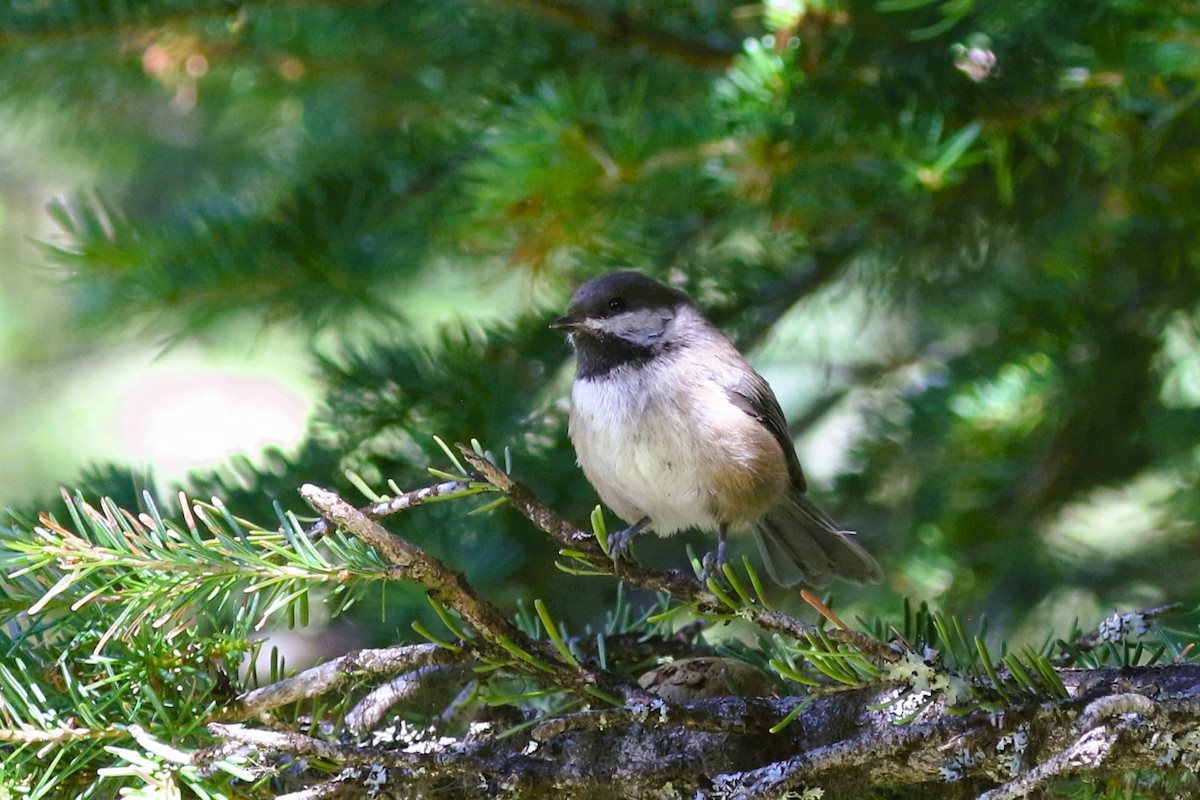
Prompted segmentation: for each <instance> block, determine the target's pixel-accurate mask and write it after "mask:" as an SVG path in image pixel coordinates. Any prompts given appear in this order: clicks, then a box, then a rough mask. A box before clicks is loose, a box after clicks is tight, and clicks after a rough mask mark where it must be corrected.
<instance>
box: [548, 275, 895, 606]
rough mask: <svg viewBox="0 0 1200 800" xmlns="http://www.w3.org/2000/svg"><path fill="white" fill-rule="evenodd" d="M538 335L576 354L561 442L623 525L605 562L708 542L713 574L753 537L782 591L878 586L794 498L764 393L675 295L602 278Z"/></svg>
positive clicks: (852, 544)
mask: <svg viewBox="0 0 1200 800" xmlns="http://www.w3.org/2000/svg"><path fill="white" fill-rule="evenodd" d="M551 327H552V328H556V329H559V330H563V331H566V332H567V338H568V340H569V341H570V343H571V346H572V347H573V348H574V350H575V356H576V366H575V382H574V384H573V386H572V389H571V418H570V427H569V431H570V436H571V442H572V443H573V444H574V445H575V453H576V456H577V457H578V459H579V465H580V466H581V467H582V468H583V472H584V474H585V475H586V476H587V478H588V480H589V481H590V482H591V484H592V486H593V487H595V489H596V492H597V493H598V494H599V495H600V499H601V500H602V501H603V502H604V503H605V505H607V506H608V507H609V508H611V509H612V510H613V511H614V512H615V513H616V514H617V516H619V517H620V518H621V519H623V520H625V522H627V523H628V524H629V527H628V528H626V529H624V530H622V531H619V532H617V533H615V534H613V535H612V536H610V538H609V552H610V555H612V557H613V558H614V559H617V558H619V557H620V556H621V554H622V553H623V552H624V551H625V549H626V548H628V546H629V544H630V542H631V541H632V540H633V537H634V536H636V535H637V534H638V533H639V532H640V531H642V530H647V529H649V530H653V531H654V532H655V533H657V534H659V535H660V536H668V535H670V534H672V533H676V532H677V531H680V530H685V529H687V528H699V529H701V530H716V531H718V532H719V534H720V539H719V540H718V544H717V549H716V553H715V556H714V554H712V553H710V554H708V556H706V557H705V561H704V564H705V570H706V572H708V573H709V574H712V575H717V574H719V570H720V568H721V566H722V565H723V564H724V562H725V540H726V537H727V536H728V534H729V533H730V532H733V533H740V532H743V531H746V530H753V531H754V534H755V538H756V540H757V542H758V547H759V551H760V552H761V553H762V558H763V561H764V562H765V564H766V567H767V571H768V572H769V573H770V575H771V577H772V578H773V579H774V581H775V582H776V583H778V584H781V585H783V586H793V585H795V584H798V583H801V582H804V583H807V584H809V585H811V586H821V585H824V584H826V583H828V582H829V580H830V579H832V578H844V579H846V580H850V581H855V582H858V583H866V582H871V583H878V582H879V581H880V580H882V578H883V570H882V569H880V567H879V564H878V562H876V561H875V559H874V558H872V557H871V556H870V555H869V554H868V553H867V551H866V550H864V549H863V548H862V547H861V546H860V545H859V544H858V543H857V542H856V541H854V534H853V532H851V531H844V530H841V529H840V528H839V527H838V525H837V524H836V523H835V522H834V521H833V520H832V519H830V518H829V516H828V515H827V514H825V512H823V511H821V509H819V508H817V506H816V505H814V504H813V502H812V501H811V500H809V499H808V497H807V496H806V495H805V489H806V482H805V479H804V473H803V472H802V471H801V469H800V461H799V460H798V459H797V458H796V449H795V447H794V446H793V445H792V440H791V437H790V436H789V435H788V429H787V421H786V420H785V419H784V416H783V411H782V410H781V409H780V407H779V401H778V400H776V399H775V394H774V393H773V392H772V391H771V387H770V386H769V385H768V384H767V382H766V380H764V379H763V377H762V376H761V375H759V374H758V373H757V372H755V371H754V368H753V367H751V366H750V364H749V363H747V362H746V359H745V358H743V357H742V354H741V353H739V352H738V351H737V348H735V347H734V346H733V343H732V342H730V341H729V340H728V339H727V338H725V336H724V335H723V334H722V333H721V332H720V331H718V330H717V329H716V328H715V327H713V325H712V324H711V323H710V322H709V321H708V320H706V319H705V318H704V316H703V315H702V314H701V313H700V311H699V310H698V309H697V308H696V305H695V304H694V303H693V302H692V300H691V299H690V298H689V297H688V296H687V295H686V294H684V293H683V292H681V291H679V290H678V289H673V288H671V287H669V286H665V285H663V284H661V283H658V282H657V281H654V280H652V279H650V278H648V277H646V276H645V275H642V274H641V273H639V272H635V271H632V270H622V271H620V272H613V273H610V274H608V275H602V276H600V277H598V278H593V279H592V280H590V281H588V282H587V283H584V284H583V285H582V286H580V287H579V288H578V289H577V290H576V292H575V294H574V296H573V297H572V298H571V302H570V305H569V306H568V308H567V314H566V316H564V317H562V318H560V319H558V320H556V321H555V322H553V323H552V324H551Z"/></svg>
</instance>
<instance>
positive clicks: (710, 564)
mask: <svg viewBox="0 0 1200 800" xmlns="http://www.w3.org/2000/svg"><path fill="white" fill-rule="evenodd" d="M709 578H712V579H713V580H714V581H716V582H717V583H721V582H722V581H724V580H725V559H723V558H721V554H720V553H718V552H716V551H710V552H707V553H705V554H704V558H702V559H701V560H700V579H701V580H702V581H705V582H707V581H708V579H709Z"/></svg>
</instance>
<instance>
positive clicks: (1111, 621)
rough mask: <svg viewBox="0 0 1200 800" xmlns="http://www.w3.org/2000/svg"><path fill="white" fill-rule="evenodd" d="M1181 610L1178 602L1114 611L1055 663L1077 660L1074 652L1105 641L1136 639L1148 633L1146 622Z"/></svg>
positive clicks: (1055, 660)
mask: <svg viewBox="0 0 1200 800" xmlns="http://www.w3.org/2000/svg"><path fill="white" fill-rule="evenodd" d="M1177 610H1179V604H1178V603H1169V604H1167V605H1163V606H1155V607H1154V608H1148V609H1145V610H1144V611H1126V612H1124V613H1114V614H1110V615H1109V616H1107V617H1105V618H1104V619H1102V620H1100V622H1099V624H1097V625H1096V627H1095V628H1093V629H1092V630H1090V631H1088V632H1087V633H1085V634H1084V635H1082V636H1080V637H1079V638H1078V639H1076V640H1075V641H1073V642H1071V644H1070V645H1069V646H1068V649H1067V650H1066V651H1065V652H1063V653H1061V654H1060V655H1059V656H1057V657H1056V658H1055V659H1054V663H1055V664H1057V665H1059V666H1063V665H1066V664H1070V663H1071V662H1072V661H1074V660H1075V657H1074V652H1072V651H1078V652H1080V653H1086V652H1088V651H1089V650H1094V649H1096V648H1097V647H1099V646H1100V645H1102V644H1104V643H1105V642H1119V641H1122V640H1123V639H1126V638H1134V639H1136V638H1137V637H1138V636H1141V635H1143V634H1144V633H1146V622H1147V621H1149V620H1152V619H1155V618H1156V617H1161V616H1164V615H1166V614H1170V613H1172V612H1174V611H1177Z"/></svg>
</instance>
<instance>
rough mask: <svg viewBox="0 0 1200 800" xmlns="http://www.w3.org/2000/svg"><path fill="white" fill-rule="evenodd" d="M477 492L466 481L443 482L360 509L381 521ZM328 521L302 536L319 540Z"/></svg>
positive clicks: (368, 515) (327, 529)
mask: <svg viewBox="0 0 1200 800" xmlns="http://www.w3.org/2000/svg"><path fill="white" fill-rule="evenodd" d="M478 492H479V490H478V489H475V488H473V487H472V486H471V484H470V483H467V482H466V481H445V482H444V483H435V484H434V485H433V486H423V487H421V488H420V489H414V490H412V491H411V492H405V493H404V494H398V495H396V496H395V497H388V498H385V499H383V500H380V501H379V502H376V503H371V504H370V505H369V506H364V507H363V508H360V509H359V511H361V512H362V513H363V514H364V515H366V516H367V517H369V518H370V519H382V518H383V517H386V516H390V515H391V514H398V513H399V512H401V511H407V510H408V509H410V508H416V507H417V506H421V505H425V504H426V503H430V502H433V501H434V500H446V499H449V498H451V497H455V496H458V495H461V496H464V497H465V496H468V495H472V494H478ZM329 530H330V525H329V520H327V519H325V518H324V517H322V518H321V519H319V520H317V521H316V522H315V523H313V525H312V526H311V527H310V528H309V529H308V530H306V531H305V532H304V535H305V536H307V537H308V538H310V539H314V540H315V539H320V538H321V537H322V536H324V535H325V534H327V533H329Z"/></svg>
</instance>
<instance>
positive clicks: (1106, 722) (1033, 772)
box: [215, 664, 1200, 800]
mask: <svg viewBox="0 0 1200 800" xmlns="http://www.w3.org/2000/svg"><path fill="white" fill-rule="evenodd" d="M1063 680H1064V683H1065V684H1066V685H1067V686H1068V687H1069V690H1070V692H1071V696H1070V697H1068V698H1065V699H1063V700H1061V701H1058V702H1053V703H1047V702H1041V701H1036V700H1031V701H1029V702H1026V703H1016V704H1013V705H1012V706H1011V707H1010V708H1007V709H1006V710H1005V711H1004V713H1002V714H988V713H986V712H983V711H978V712H975V713H972V714H968V715H965V716H964V715H955V714H948V713H947V709H946V707H945V706H944V705H943V704H942V703H940V702H939V703H932V704H930V705H929V706H928V707H926V708H925V709H924V710H923V711H922V712H921V713H920V714H919V715H918V716H917V717H916V718H914V719H913V720H912V721H910V722H907V723H904V724H899V722H898V715H900V714H902V713H906V712H905V711H904V704H903V702H900V703H891V704H889V701H893V700H895V699H896V697H897V696H898V695H901V694H903V692H904V690H903V688H901V687H887V688H883V689H880V688H878V687H875V688H871V689H861V690H857V691H851V692H842V693H838V694H834V695H825V696H819V697H815V698H812V699H811V700H809V701H808V705H807V707H806V708H805V709H804V711H803V713H802V714H801V715H799V716H798V717H797V718H796V720H795V721H794V722H793V723H792V724H791V725H789V726H787V727H785V728H784V729H783V730H782V731H780V732H778V733H770V732H769V729H770V728H771V727H772V726H774V725H776V724H777V723H778V722H779V720H781V719H782V718H783V717H784V716H785V715H786V714H787V713H788V712H789V711H790V710H792V709H793V708H794V707H795V706H796V704H797V703H798V702H801V701H800V700H799V699H798V698H739V697H723V698H715V699H712V700H704V701H700V702H697V703H695V704H692V705H691V706H689V707H688V708H687V709H676V708H672V707H667V706H665V705H663V706H661V707H660V708H658V709H657V710H654V711H650V710H646V711H645V712H644V713H641V714H638V713H631V712H630V711H629V710H628V709H616V710H612V711H609V712H603V711H595V712H589V713H587V714H584V715H575V716H571V717H565V718H561V719H559V720H558V721H556V722H547V723H543V724H542V725H540V726H538V727H535V728H533V729H531V730H527V731H525V732H523V733H521V734H518V735H510V736H506V737H503V738H499V737H497V736H496V735H495V731H494V730H493V731H489V730H483V731H481V732H477V733H476V734H474V735H472V736H469V737H464V738H459V739H436V738H429V739H425V740H420V739H413V740H411V741H402V742H398V743H397V744H396V746H395V747H394V748H391V749H387V750H386V753H384V752H381V750H380V748H378V747H375V748H361V749H351V748H349V746H346V745H327V744H325V743H321V742H317V741H313V740H311V739H310V738H309V737H299V738H295V739H292V738H289V736H287V735H280V734H275V733H273V732H250V731H249V730H248V729H244V728H237V729H230V728H220V729H216V730H215V732H216V733H218V734H219V735H222V736H227V737H230V738H232V739H234V740H236V741H238V742H240V743H242V744H243V745H245V746H247V747H250V748H251V749H253V750H255V751H257V752H260V753H264V754H280V753H285V754H291V755H319V756H322V757H325V758H329V759H332V760H334V761H340V762H341V763H343V764H346V765H348V766H351V765H353V766H354V769H352V770H351V773H349V774H343V775H342V776H340V777H339V778H337V779H335V780H334V781H332V782H330V787H329V788H330V791H333V790H334V788H336V792H335V794H333V795H331V796H337V797H346V798H349V797H366V796H368V795H369V796H373V797H383V798H415V797H420V796H429V795H432V794H436V793H437V792H439V791H441V792H449V793H450V795H452V796H454V797H459V798H463V799H464V800H470V798H492V797H496V796H499V794H500V793H501V792H503V791H512V792H517V793H518V794H516V795H514V796H520V797H523V798H555V800H561V798H566V797H625V798H635V799H636V798H651V797H654V798H658V797H663V796H668V797H670V796H677V797H698V798H729V797H746V798H783V797H796V796H800V795H802V793H803V792H804V791H805V790H807V789H822V790H823V791H824V796H825V797H854V796H861V795H862V794H863V793H864V792H866V791H868V790H869V789H871V788H873V787H889V788H891V789H893V790H894V789H898V788H903V787H909V788H911V789H913V790H916V789H920V791H921V793H922V796H926V797H937V796H944V797H959V796H963V795H976V794H979V793H981V792H989V793H988V794H986V795H984V796H985V797H988V798H989V800H999V799H1000V798H1009V797H1018V796H1023V795H1024V794H1025V793H1027V792H1029V791H1033V790H1036V789H1037V788H1039V787H1042V786H1044V785H1045V783H1046V782H1048V781H1050V780H1051V779H1054V778H1057V777H1063V776H1069V775H1089V776H1092V777H1095V778H1104V777H1107V776H1113V775H1119V774H1121V773H1122V772H1123V771H1126V770H1130V769H1136V768H1140V767H1146V766H1154V767H1155V768H1157V769H1158V770H1160V771H1162V772H1163V774H1164V775H1171V774H1175V775H1176V776H1178V777H1179V778H1180V779H1181V780H1185V779H1186V778H1185V777H1183V776H1185V775H1186V774H1187V773H1188V772H1189V771H1190V770H1191V769H1193V768H1194V767H1195V766H1196V765H1197V764H1198V763H1200V733H1198V731H1200V665H1193V664H1189V665H1176V666H1169V667H1161V668H1146V669H1096V670H1067V671H1064V674H1063ZM1133 698H1137V699H1133ZM703 720H710V721H711V720H721V721H722V724H721V725H714V724H707V723H705V722H703ZM366 765H378V769H377V770H376V771H374V772H373V773H368V772H367V771H365V770H364V769H363V768H364V767H365V766H366ZM369 774H373V775H374V779H373V780H368V776H369ZM334 784H336V787H335V786H334ZM665 786H669V787H671V790H672V791H674V792H675V794H674V795H671V794H669V793H668V794H666V795H664V794H663V791H664V789H663V787H665ZM322 796H324V795H322ZM448 796H449V795H448Z"/></svg>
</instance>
